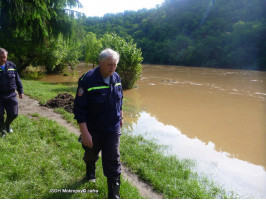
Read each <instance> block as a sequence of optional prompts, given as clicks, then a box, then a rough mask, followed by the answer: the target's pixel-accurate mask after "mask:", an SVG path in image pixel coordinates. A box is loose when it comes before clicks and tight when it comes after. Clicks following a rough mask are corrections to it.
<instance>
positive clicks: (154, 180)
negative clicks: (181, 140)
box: [23, 81, 234, 199]
mask: <svg viewBox="0 0 266 200" xmlns="http://www.w3.org/2000/svg"><path fill="white" fill-rule="evenodd" d="M23 84H24V81H23ZM29 85H32V84H31V83H30V82H28V85H25V84H24V87H25V88H26V87H28V86H29ZM36 85H38V86H40V88H41V90H40V91H39V90H38V89H34V88H31V91H30V92H29V93H27V92H28V91H29V90H28V89H27V88H26V90H25V93H26V94H28V95H31V96H32V97H34V98H36V99H38V100H39V101H43V100H44V99H46V98H47V96H50V97H51V98H53V97H54V96H56V95H57V93H56V92H58V93H59V91H58V90H59V89H61V91H60V93H61V92H63V91H66V90H69V91H75V90H76V88H73V89H71V90H70V88H69V86H67V85H54V84H50V83H38V82H37V83H36ZM54 88H55V89H54ZM36 91H37V93H38V96H34V94H35V93H36ZM73 93H74V92H73ZM73 93H72V94H73ZM47 100H49V99H47ZM123 110H124V113H125V115H129V116H131V117H137V115H138V114H137V112H136V109H134V105H130V100H128V99H125V100H124V104H123ZM56 112H58V113H60V114H61V115H62V116H63V117H64V118H65V119H66V120H67V121H69V122H70V123H72V124H74V125H77V124H76V122H75V120H73V117H74V115H73V114H70V113H68V112H66V111H65V110H64V109H61V108H60V109H56ZM126 127H130V124H126V123H125V125H124V128H123V130H122V136H121V148H120V152H121V161H122V162H123V163H124V164H126V165H127V166H128V167H129V168H130V169H131V170H132V172H134V173H136V174H138V175H139V177H140V178H141V179H142V180H144V181H145V182H147V183H149V184H151V185H152V186H153V188H154V189H155V190H156V191H158V192H159V193H162V194H163V195H164V197H165V198H189V199H192V198H199V199H201V198H234V195H233V194H230V193H228V192H227V193H226V192H225V191H224V190H223V189H222V188H220V187H219V186H217V185H215V184H214V183H211V182H210V181H209V180H208V178H206V177H199V176H198V175H197V174H196V173H195V172H193V171H192V168H193V166H194V163H193V161H191V160H179V159H178V158H177V157H175V156H166V155H165V153H164V147H162V146H159V145H156V144H155V143H154V142H152V141H147V140H145V139H144V138H143V137H142V136H133V135H131V134H130V131H129V129H127V128H126Z"/></svg>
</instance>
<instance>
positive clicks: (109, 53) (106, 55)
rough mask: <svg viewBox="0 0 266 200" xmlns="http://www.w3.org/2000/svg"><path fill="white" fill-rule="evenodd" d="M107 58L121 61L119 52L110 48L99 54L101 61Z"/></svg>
mask: <svg viewBox="0 0 266 200" xmlns="http://www.w3.org/2000/svg"><path fill="white" fill-rule="evenodd" d="M107 58H112V59H114V61H115V62H116V64H117V63H118V62H119V53H117V52H116V51H114V50H112V49H109V48H107V49H104V50H103V51H102V52H101V53H100V55H99V62H100V63H103V62H104V61H105V60H106V59H107Z"/></svg>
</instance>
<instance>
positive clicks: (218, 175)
mask: <svg viewBox="0 0 266 200" xmlns="http://www.w3.org/2000/svg"><path fill="white" fill-rule="evenodd" d="M89 69H91V66H89V67H86V66H84V65H81V66H79V67H78V68H77V75H75V76H67V77H63V76H61V75H53V76H50V75H49V76H47V77H45V78H43V79H42V80H43V81H48V82H75V84H76V83H77V81H78V78H79V77H80V76H81V75H82V74H83V73H84V72H86V71H88V70H89ZM124 96H125V97H126V100H128V101H130V102H129V103H130V104H133V105H134V107H135V108H136V109H135V110H130V111H128V112H126V113H125V120H126V121H127V122H128V123H131V128H132V130H133V133H134V134H145V133H146V132H147V133H149V134H148V135H147V136H148V137H154V138H155V139H157V141H158V142H160V143H161V144H166V145H170V146H171V153H175V154H177V155H178V156H179V157H181V158H191V159H195V160H196V161H197V162H198V168H199V171H201V172H204V173H205V174H208V175H209V176H210V177H212V178H214V179H215V180H216V181H217V182H219V183H221V184H222V185H223V186H224V187H227V188H228V190H231V189H234V190H236V191H239V192H240V193H241V195H242V197H243V198H244V197H246V196H254V197H257V198H260V197H263V198H266V191H265V188H266V175H265V174H266V172H265V167H266V125H265V124H266V123H265V121H266V72H257V71H246V70H223V69H208V68H191V67H176V66H155V65H144V66H143V73H142V76H141V79H140V80H139V81H138V87H137V88H134V89H131V90H126V91H124ZM144 111H145V112H144ZM148 113H149V114H148Z"/></svg>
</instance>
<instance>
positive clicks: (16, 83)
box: [0, 61, 23, 95]
mask: <svg viewBox="0 0 266 200" xmlns="http://www.w3.org/2000/svg"><path fill="white" fill-rule="evenodd" d="M15 90H17V91H18V93H19V94H23V87H22V83H21V80H20V78H19V75H18V72H17V68H16V65H15V64H14V63H12V62H10V61H7V62H6V67H5V70H2V69H1V68H0V95H7V94H11V93H13V92H15Z"/></svg>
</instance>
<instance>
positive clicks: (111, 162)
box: [82, 130, 121, 178]
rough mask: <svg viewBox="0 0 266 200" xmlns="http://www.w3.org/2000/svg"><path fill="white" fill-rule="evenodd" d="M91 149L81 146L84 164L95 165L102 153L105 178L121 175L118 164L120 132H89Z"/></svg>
mask: <svg viewBox="0 0 266 200" xmlns="http://www.w3.org/2000/svg"><path fill="white" fill-rule="evenodd" d="M90 134H91V136H92V142H93V147H92V148H91V149H90V148H89V147H87V146H84V145H82V147H83V149H84V150H85V153H84V157H83V160H84V162H85V163H86V164H95V163H96V162H97V160H98V159H99V152H100V151H102V165H103V173H104V175H105V176H106V177H107V178H110V177H116V176H118V175H120V174H121V163H120V152H119V144H120V135H121V132H120V130H119V131H117V132H111V133H110V132H95V131H90Z"/></svg>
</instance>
